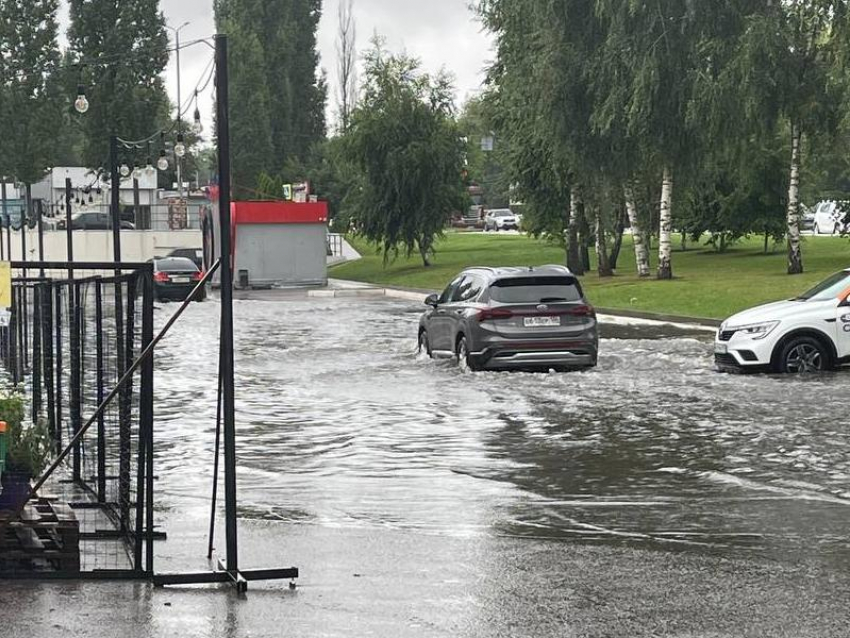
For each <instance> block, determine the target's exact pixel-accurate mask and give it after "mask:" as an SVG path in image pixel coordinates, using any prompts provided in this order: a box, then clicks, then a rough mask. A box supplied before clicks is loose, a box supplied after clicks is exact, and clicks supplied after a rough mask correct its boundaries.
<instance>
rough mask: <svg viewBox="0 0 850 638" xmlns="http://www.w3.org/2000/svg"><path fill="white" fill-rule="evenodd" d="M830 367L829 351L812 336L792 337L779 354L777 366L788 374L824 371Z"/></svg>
mask: <svg viewBox="0 0 850 638" xmlns="http://www.w3.org/2000/svg"><path fill="white" fill-rule="evenodd" d="M829 367H830V360H829V352H827V350H826V348H824V346H823V344H822V343H821V342H820V341H818V340H817V339H815V338H813V337H798V338H796V339H792V340H791V341H789V342H788V343H787V344H785V347H784V348H782V352H780V354H779V362H778V368H779V371H780V372H785V373H788V374H811V373H817V372H824V371H825V370H828V369H829Z"/></svg>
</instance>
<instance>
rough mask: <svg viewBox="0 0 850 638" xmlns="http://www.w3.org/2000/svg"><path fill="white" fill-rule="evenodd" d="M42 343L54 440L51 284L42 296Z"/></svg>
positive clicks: (54, 405)
mask: <svg viewBox="0 0 850 638" xmlns="http://www.w3.org/2000/svg"><path fill="white" fill-rule="evenodd" d="M41 317H42V337H41V340H42V343H43V348H44V385H45V388H46V390H47V424H48V428H49V429H50V436H51V437H52V438H53V439H54V440H55V439H56V400H55V393H54V390H55V379H54V377H53V284H52V283H51V282H50V281H48V282H47V283H45V284H44V293H43V294H42V309H41Z"/></svg>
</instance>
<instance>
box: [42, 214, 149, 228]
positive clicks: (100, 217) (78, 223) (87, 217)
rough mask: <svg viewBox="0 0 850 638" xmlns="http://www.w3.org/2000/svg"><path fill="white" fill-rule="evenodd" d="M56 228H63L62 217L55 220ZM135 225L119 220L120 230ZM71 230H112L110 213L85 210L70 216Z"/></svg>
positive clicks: (64, 222)
mask: <svg viewBox="0 0 850 638" xmlns="http://www.w3.org/2000/svg"><path fill="white" fill-rule="evenodd" d="M56 228H57V229H59V230H65V229H66V228H67V223H66V221H65V220H64V219H60V220H58V221H57V222H56ZM135 229H136V226H135V224H133V223H132V222H128V221H127V220H123V219H122V220H121V230H135ZM71 230H112V215H110V214H109V213H99V212H96V211H86V212H83V213H77V214H76V215H72V216H71Z"/></svg>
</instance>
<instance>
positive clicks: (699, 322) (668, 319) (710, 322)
mask: <svg viewBox="0 0 850 638" xmlns="http://www.w3.org/2000/svg"><path fill="white" fill-rule="evenodd" d="M337 281H340V282H341V283H348V284H351V285H352V286H358V287H360V288H359V289H358V290H359V291H360V292H361V294H368V293H366V291H370V292H371V294H372V295H375V296H382V295H383V296H386V297H391V298H393V299H403V300H406V301H424V300H425V297H427V296H428V295H433V294H435V293H438V292H439V291H437V290H428V289H423V288H399V287H397V286H381V285H379V284H367V283H364V282H360V281H347V280H337ZM339 292H342V291H339ZM317 296H318V295H317ZM323 296H324V295H323ZM327 296H334V295H327ZM337 296H343V295H337ZM345 296H347V295H345ZM597 311H598V312H599V313H600V314H604V315H611V316H613V317H624V318H627V319H643V320H646V321H658V322H661V323H676V324H685V325H693V326H699V327H702V328H712V329H714V328H719V327H720V324H721V323H722V322H721V321H719V320H717V319H707V318H704V317H683V316H680V315H670V314H664V313H655V312H645V311H642V310H627V309H625V308H599V307H597Z"/></svg>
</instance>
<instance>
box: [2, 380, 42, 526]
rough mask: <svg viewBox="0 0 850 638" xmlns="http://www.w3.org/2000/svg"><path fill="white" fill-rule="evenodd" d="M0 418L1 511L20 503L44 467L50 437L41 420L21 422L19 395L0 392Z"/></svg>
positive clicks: (22, 405) (21, 409) (21, 408)
mask: <svg viewBox="0 0 850 638" xmlns="http://www.w3.org/2000/svg"><path fill="white" fill-rule="evenodd" d="M0 421H5V422H6V436H7V449H6V467H5V470H4V472H3V475H2V476H0V484H2V492H0V511H2V510H14V509H17V508H18V507H20V505H21V504H22V503H23V501H24V500H25V499H26V498H27V496H28V495H29V491H30V482H31V481H32V479H33V477H35V476H38V475H39V474H41V472H43V471H44V468H45V467H47V463H48V461H49V460H50V455H51V451H50V437H49V435H48V432H47V427H46V426H45V424H44V422H38V423H34V424H32V425H24V401H23V398H22V397H21V396H20V395H17V394H11V395H2V396H0Z"/></svg>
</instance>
